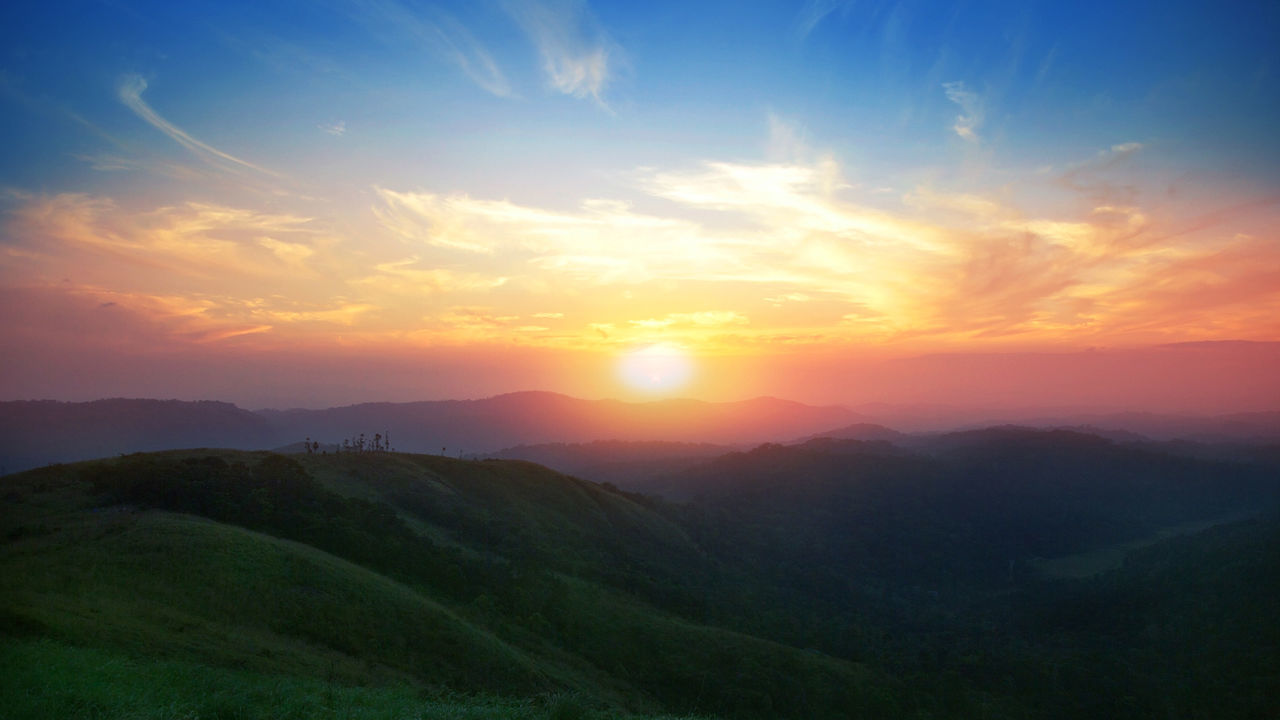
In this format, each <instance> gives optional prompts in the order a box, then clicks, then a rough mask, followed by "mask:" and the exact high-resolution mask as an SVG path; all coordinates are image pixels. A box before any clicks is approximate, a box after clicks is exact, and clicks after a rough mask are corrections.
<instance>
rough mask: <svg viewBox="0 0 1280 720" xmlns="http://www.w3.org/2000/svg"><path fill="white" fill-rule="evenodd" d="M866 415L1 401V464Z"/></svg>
mask: <svg viewBox="0 0 1280 720" xmlns="http://www.w3.org/2000/svg"><path fill="white" fill-rule="evenodd" d="M857 419H858V416H857V415H855V414H854V413H852V412H851V411H849V410H847V409H844V408H840V407H814V406H811V405H804V404H801V403H796V402H790V401H786V400H779V399H776V398H756V399H754V400H745V401H741V402H730V403H711V402H702V401H698V400H663V401H657V402H646V403H630V402H622V401H618V400H581V399H578V398H573V397H569V396H567V395H559V394H556V393H549V392H520V393H511V394H507V395H499V396H496V397H492V398H486V399H483V400H443V401H426V402H407V403H365V404H360V405H350V406H346V407H338V408H329V409H325V410H261V411H258V412H250V411H247V410H243V409H240V408H237V407H236V406H234V405H231V404H229V403H221V402H207V401H201V402H183V401H177V400H164V401H161V400H125V399H115V400H100V401H95V402H89V403H63V402H52V401H21V402H6V403H0V430H2V431H3V437H0V466H3V467H4V469H5V470H7V471H8V472H14V471H17V470H22V469H25V468H29V467H35V466H39V465H43V464H47V463H51V462H67V461H72V460H82V459H89V458H95V457H103V456H109V455H117V454H120V453H128V452H136V451H143V450H164V449H174V448H183V447H225V448H236V449H262V448H273V447H280V446H288V445H291V444H293V443H297V442H299V441H301V440H303V439H304V438H308V437H309V438H311V439H313V440H317V441H319V442H321V443H324V444H326V445H327V444H333V443H341V441H342V440H343V439H344V438H353V437H355V436H358V435H359V434H361V433H364V434H365V435H367V436H368V437H369V439H370V440H372V437H373V435H374V433H383V434H387V435H389V437H390V441H391V443H392V445H393V446H394V447H395V448H396V449H398V450H401V451H405V452H431V453H440V452H441V450H442V448H447V452H448V454H451V455H454V454H458V453H462V452H465V453H484V452H491V451H497V450H500V449H502V448H506V447H511V446H515V445H522V444H523V445H529V444H538V443H550V442H566V443H575V442H591V441H595V440H612V439H617V440H646V441H650V440H657V441H680V442H705V443H719V444H739V443H741V444H755V443H760V442H764V441H768V440H772V439H775V438H779V437H795V436H797V435H801V434H804V433H812V432H815V431H817V430H821V429H823V428H828V427H833V426H836V425H841V424H847V423H850V422H852V421H854V420H857Z"/></svg>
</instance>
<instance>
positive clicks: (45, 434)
mask: <svg viewBox="0 0 1280 720" xmlns="http://www.w3.org/2000/svg"><path fill="white" fill-rule="evenodd" d="M273 434H274V429H273V428H272V427H271V425H270V424H269V423H268V422H267V420H266V419H265V418H263V417H261V416H259V415H256V414H254V413H252V412H250V411H248V410H244V409H242V408H239V407H236V406H235V405H232V404H231V403H226V402H218V401H215V400H198V401H194V402H191V401H183V400H148V399H130V398H110V399H106V400H94V401H92V402H58V401H55V400H18V401H12V402H0V469H2V470H4V471H6V472H16V471H18V470H23V469H26V468H31V467H38V466H40V465H47V464H49V463H55V462H70V461H75V460H91V459H94V458H100V457H108V456H111V455H118V454H120V453H129V452H145V451H152V450H168V449H172V448H182V447H229V448H240V449H260V448H267V447H270V446H271V443H272V440H273Z"/></svg>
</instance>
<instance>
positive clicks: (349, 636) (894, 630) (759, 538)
mask: <svg viewBox="0 0 1280 720" xmlns="http://www.w3.org/2000/svg"><path fill="white" fill-rule="evenodd" d="M605 447H607V445H606V446H605ZM663 447H664V446H654V447H652V448H650V449H651V450H655V451H661V450H662V449H663ZM693 447H694V448H697V447H698V446H693ZM624 449H625V448H624ZM630 449H631V450H636V448H634V447H632V448H630ZM672 449H674V448H671V447H667V448H666V450H672ZM684 449H686V450H688V449H689V448H687V447H686V448H684ZM691 452H692V451H691ZM642 455H643V453H640V454H639V455H637V458H636V459H637V460H642V459H643V458H642ZM667 479H668V480H678V481H680V482H683V483H684V487H685V490H686V492H687V493H688V494H689V496H690V497H691V498H692V499H691V500H690V501H689V502H683V503H674V502H671V501H669V500H663V499H661V498H656V497H650V496H642V495H637V494H632V493H628V492H624V491H620V490H617V489H616V488H613V487H611V486H608V485H601V484H597V483H594V482H590V481H587V480H583V479H580V478H575V477H571V476H566V475H562V474H560V473H558V472H555V471H553V470H550V469H548V468H545V467H542V466H540V465H535V464H533V463H530V462H526V461H517V460H500V459H487V460H481V459H476V460H459V459H454V458H448V457H443V456H438V455H416V454H408V453H398V452H344V453H339V454H335V453H323V454H322V453H303V454H296V455H291V456H284V455H279V454H275V453H270V452H245V451H237V450H208V449H197V450H177V451H166V452H159V453H140V454H131V455H127V456H122V457H114V458H108V459H103V460H97V461H89V462H82V463H76V464H71V465H58V466H52V467H47V468H41V469H38V470H32V471H28V472H24V473H20V474H15V475H9V476H7V477H5V478H3V479H2V480H0V498H3V503H0V638H2V639H3V642H0V700H3V702H4V706H5V707H6V708H12V710H10V715H9V716H11V717H17V718H35V717H52V716H57V717H73V718H74V717H85V718H88V717H120V718H124V717H131V718H132V717H143V718H151V717H155V718H160V717H241V718H259V717H261V718H266V717H282V716H285V717H385V718H407V717H423V718H432V717H440V718H446V717H448V718H458V717H463V718H471V717H474V718H481V717H495V718H531V719H532V718H539V719H541V718H624V717H651V716H659V715H662V714H664V713H666V714H668V715H672V714H675V715H682V716H686V717H691V716H698V717H706V718H710V717H720V718H777V717H784V718H785V717H791V718H845V717H860V718H862V717H865V718H900V717H920V718H924V717H955V718H968V717H972V718H1069V717H1081V716H1086V715H1087V716H1092V717H1153V718H1154V717H1193V716H1205V715H1206V712H1208V711H1210V710H1213V709H1215V708H1217V709H1220V710H1222V711H1223V714H1220V715H1218V716H1221V717H1242V718H1243V717H1261V716H1264V715H1265V712H1266V709H1267V708H1272V707H1274V706H1275V704H1276V701H1277V700H1280V695H1277V692H1276V690H1275V688H1277V687H1280V683H1277V682H1276V681H1277V680H1280V668H1278V667H1277V666H1276V664H1275V662H1274V658H1275V657H1277V656H1280V655H1277V654H1276V652H1275V650H1276V649H1277V647H1280V642H1278V641H1280V632H1278V628H1280V613H1277V611H1276V610H1275V605H1274V602H1273V598H1274V593H1275V592H1276V591H1277V587H1278V585H1277V583H1278V581H1280V572H1278V570H1280V566H1277V565H1276V563H1275V558H1276V557H1280V553H1278V552H1277V548H1280V545H1278V544H1277V543H1280V515H1278V514H1277V513H1276V508H1277V498H1278V497H1280V478H1277V476H1276V475H1275V472H1274V468H1272V467H1270V466H1267V465H1257V464H1249V463H1243V462H1223V461H1218V460H1208V459H1195V458H1188V457H1185V456H1179V455H1174V454H1168V453H1164V452H1161V451H1160V450H1159V449H1156V448H1153V447H1141V446H1131V445H1127V444H1122V443H1115V442H1113V441H1110V440H1107V439H1105V438H1100V437H1097V436H1092V435H1088V434H1084V433H1076V432H1068V431H1036V430H1028V429H1025V428H992V429H988V430H984V431H974V432H966V433H955V434H947V435H941V436H936V437H932V438H928V443H927V447H913V448H904V447H900V446H896V445H893V444H890V443H888V442H886V441H883V440H865V441H862V440H842V439H833V438H817V439H813V440H809V441H806V442H803V443H800V444H797V445H791V446H783V445H763V446H760V447H757V448H754V449H752V450H750V451H746V452H731V453H727V454H724V455H720V456H717V457H715V458H711V459H700V460H698V463H697V464H695V465H693V466H689V467H684V468H682V469H681V470H679V471H678V472H676V473H674V474H672V475H670V476H669V477H668V478H667ZM1179 523H1180V525H1177V527H1180V528H1182V529H1180V530H1178V531H1177V533H1165V534H1163V535H1153V534H1152V531H1153V530H1161V529H1167V528H1169V527H1171V525H1172V524H1179ZM1139 541H1140V542H1139ZM1090 553H1098V554H1100V555H1101V554H1105V555H1107V556H1108V557H1119V558H1121V559H1122V560H1121V561H1120V562H1118V563H1112V562H1108V563H1106V564H1098V565H1097V566H1096V567H1095V568H1093V569H1092V570H1087V571H1085V572H1083V573H1074V574H1052V573H1046V572H1042V569H1043V568H1044V567H1046V565H1045V564H1043V563H1041V562H1040V561H1041V560H1045V559H1053V558H1058V559H1066V558H1072V557H1076V556H1080V557H1085V556H1088V555H1089V554H1090ZM1197 648H1207V649H1208V651H1207V652H1206V653H1204V654H1197ZM1187 678H1194V683H1195V685H1194V687H1187V686H1186V679H1187ZM126 687H127V688H129V690H128V691H127V692H126V691H123V690H122V688H126ZM1260 713H1262V714H1260ZM1208 714H1210V715H1212V714H1213V713H1212V712H1208Z"/></svg>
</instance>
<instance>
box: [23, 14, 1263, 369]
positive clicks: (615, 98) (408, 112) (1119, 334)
mask: <svg viewBox="0 0 1280 720" xmlns="http://www.w3.org/2000/svg"><path fill="white" fill-rule="evenodd" d="M0 38H2V41H0V134H2V135H3V137H4V138H5V140H6V141H5V142H4V143H2V144H0V211H2V212H3V213H4V216H3V221H4V224H3V232H4V235H3V236H2V237H0V249H2V250H3V251H4V254H3V255H0V289H3V290H4V291H5V292H6V293H8V294H9V295H10V297H12V298H17V299H18V300H20V301H21V302H22V303H24V305H23V306H24V307H29V308H41V310H39V311H38V312H32V313H18V312H11V313H10V314H9V315H7V316H6V317H4V318H0V319H3V320H4V322H5V323H6V329H7V330H8V331H9V335H10V337H15V338H19V337H20V338H25V340H24V342H27V343H29V344H32V346H33V347H35V346H40V347H45V346H47V348H46V351H47V352H54V349H55V348H57V347H63V345H59V343H63V344H64V345H65V344H69V343H70V344H73V343H76V342H84V343H91V340H90V339H86V338H85V336H84V334H83V332H80V331H78V330H77V328H83V327H86V326H87V327H99V326H101V327H104V328H111V331H110V334H111V335H112V336H113V337H117V338H119V337H121V336H123V337H126V338H131V339H130V340H127V341H119V342H120V343H124V345H127V346H128V348H129V351H130V352H140V353H147V352H161V351H163V352H170V353H177V354H179V355H180V354H182V353H208V352H211V348H214V347H217V348H219V350H218V351H219V352H232V353H234V352H272V351H277V350H279V349H280V348H298V347H307V348H311V349H313V350H314V352H317V353H325V352H334V351H335V350H334V348H335V347H341V348H350V347H369V348H372V347H377V348H379V352H383V353H392V354H395V353H402V354H403V353H412V352H430V351H431V349H432V348H442V347H450V348H460V347H465V348H485V347H502V348H512V347H514V348H525V349H529V350H530V351H532V350H534V349H542V350H555V351H557V352H560V351H564V352H580V353H597V354H603V355H617V354H619V353H625V352H629V349H630V348H636V347H650V348H651V347H655V346H660V347H663V348H669V349H674V350H673V351H679V352H682V353H687V354H688V355H690V356H712V355H725V354H738V355H760V354H766V353H773V354H777V353H800V354H803V353H807V352H823V353H841V352H846V353H861V354H862V355H878V356H886V357H887V356H891V355H894V354H903V353H908V354H909V353H914V352H935V351H948V352H951V351H957V352H959V351H964V352H967V351H984V352H985V351H1005V350H1014V349H1016V350H1026V349H1063V348H1082V347H1095V346H1099V345H1106V346H1140V345H1146V344H1155V343H1167V342H1183V341H1204V340H1240V339H1245V340H1276V339H1280V338H1277V334H1280V328H1278V327H1277V321H1276V317H1278V316H1280V312H1278V311H1280V296H1278V293H1277V290H1276V289H1275V288H1276V287H1277V286H1280V283H1277V282H1273V280H1275V279H1276V278H1277V277H1280V265H1278V259H1280V250H1277V248H1276V243H1277V238H1276V236H1275V229H1274V228H1275V227H1276V224H1275V221H1276V219H1277V214H1278V213H1277V198H1278V197H1280V171H1278V170H1277V168H1280V139H1278V136H1277V134H1276V133H1275V130H1274V129H1275V128H1276V127H1277V126H1280V92H1277V87H1280V82H1278V81H1280V49H1278V48H1280V5H1277V4H1276V3H1262V2H1259V3H1233V4H1230V5H1229V6H1228V5H1222V4H1208V3H1176V2H1175V3H1169V2H1164V3H1142V2H1133V3H1101V2H1096V3H1090V2H1072V3H1047V2H1030V3H1019V2H958V3H950V4H948V3H932V2H908V1H905V0H904V1H902V2H875V1H866V2H839V1H834V0H817V1H811V2H789V3H784V2H778V3H766V2H749V3H742V2H719V3H718V2H696V3H689V2H679V3H664V2H650V3H607V2H556V1H552V0H528V1H526V2H516V1H514V0H512V1H508V2H503V1H500V0H493V1H479V2H464V3H434V2H409V1H407V0H349V1H348V0H333V1H332V2H315V3H312V2H296V3H285V2H262V3H232V2H183V3H159V2H156V3H148V2H132V1H129V0H120V1H115V0H113V1H111V2H67V3H10V4H8V5H6V6H5V7H4V9H0ZM1192 296H1195V297H1196V298H1197V299H1196V301H1195V303H1191V302H1190V301H1188V300H1187V298H1189V297H1192ZM15 302H17V301H15ZM52 308H61V309H58V310H56V311H55V310H54V309H52ZM102 308H112V310H111V312H114V313H117V314H118V315H119V317H116V318H115V319H114V320H112V321H110V322H106V321H105V320H101V319H100V318H99V317H98V315H100V314H101V313H99V312H98V311H99V310H100V309H102ZM46 310H47V313H46ZM42 313H46V314H47V315H48V316H47V317H46V316H45V315H42ZM113 323H114V324H113ZM36 325H39V326H40V328H39V329H36ZM104 332H105V331H104ZM113 342H116V341H113ZM42 343H43V345H41V344H42ZM117 344H119V343H117ZM32 352H33V353H35V354H34V355H33V357H35V356H37V355H38V354H39V353H37V352H36V351H34V350H33V351H32Z"/></svg>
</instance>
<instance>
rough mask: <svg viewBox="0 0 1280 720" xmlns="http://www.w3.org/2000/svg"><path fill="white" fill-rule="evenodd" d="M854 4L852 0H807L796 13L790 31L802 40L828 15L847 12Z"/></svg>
mask: <svg viewBox="0 0 1280 720" xmlns="http://www.w3.org/2000/svg"><path fill="white" fill-rule="evenodd" d="M854 5H855V2H854V0H809V1H808V2H806V3H805V5H804V7H803V8H801V9H800V12H798V13H796V19H795V22H794V24H793V26H792V31H793V32H794V33H795V35H796V37H798V38H799V39H801V40H803V39H805V38H806V37H808V36H809V33H811V32H813V29H814V28H816V27H817V26H818V25H820V24H822V21H823V20H826V19H827V17H828V16H830V15H831V14H833V13H836V12H840V13H841V14H844V13H848V12H849V10H850V9H852V8H853V6H854Z"/></svg>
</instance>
